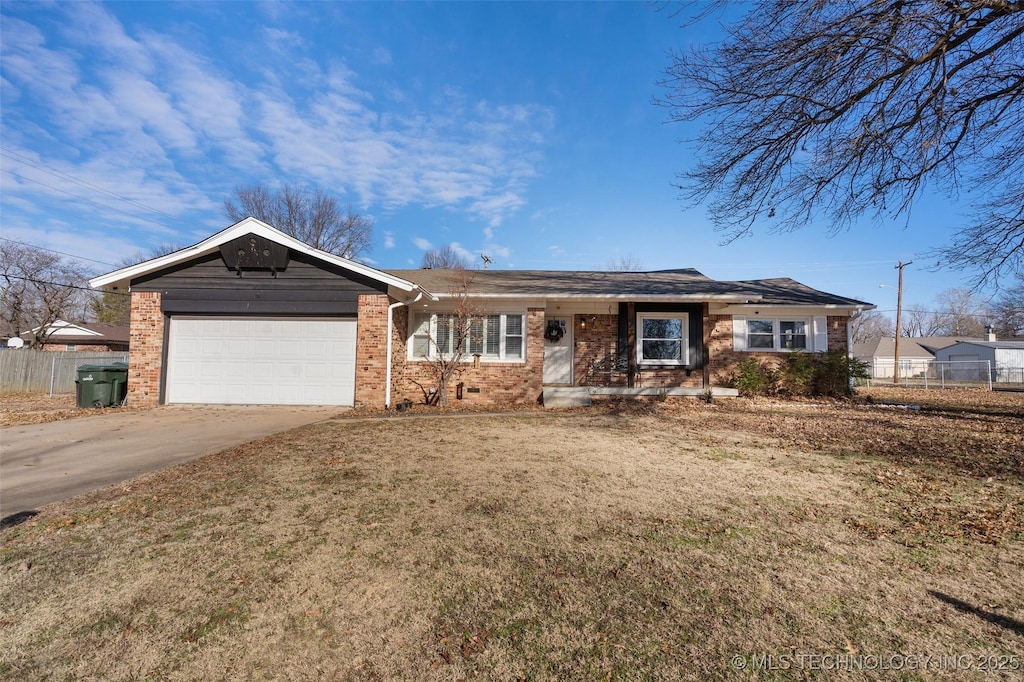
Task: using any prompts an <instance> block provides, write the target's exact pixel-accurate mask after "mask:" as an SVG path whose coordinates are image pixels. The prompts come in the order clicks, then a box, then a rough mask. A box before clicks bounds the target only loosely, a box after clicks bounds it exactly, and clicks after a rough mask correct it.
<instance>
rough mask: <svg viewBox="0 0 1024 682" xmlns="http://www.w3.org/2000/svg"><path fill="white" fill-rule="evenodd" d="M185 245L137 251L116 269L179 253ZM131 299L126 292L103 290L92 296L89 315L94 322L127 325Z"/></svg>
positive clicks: (171, 245) (166, 244)
mask: <svg viewBox="0 0 1024 682" xmlns="http://www.w3.org/2000/svg"><path fill="white" fill-rule="evenodd" d="M185 246H186V245H181V244H172V243H163V244H160V245H158V246H155V247H153V248H152V249H150V250H149V251H139V252H138V253H136V254H135V255H134V256H129V257H128V258H125V259H123V260H121V261H120V262H119V263H118V264H117V267H118V268H125V267H128V266H129V265H135V264H136V263H141V262H143V261H147V260H151V259H153V258H159V257H160V256H166V255H167V254H169V253H174V252H175V251H180V250H181V249H183V248H185ZM131 308H132V299H131V295H130V294H129V293H128V292H127V291H115V290H114V289H111V288H109V287H107V288H105V289H103V290H102V291H101V292H100V293H99V295H98V296H93V297H92V299H91V300H90V301H89V314H90V316H91V317H92V320H93V321H94V322H102V323H104V324H122V325H127V324H128V323H129V322H130V321H131Z"/></svg>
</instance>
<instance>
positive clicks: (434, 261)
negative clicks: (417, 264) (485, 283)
mask: <svg viewBox="0 0 1024 682" xmlns="http://www.w3.org/2000/svg"><path fill="white" fill-rule="evenodd" d="M421 265H422V267H424V268H430V269H431V270H466V269H468V268H469V267H470V262H469V261H468V260H466V258H464V257H463V256H462V255H461V254H460V253H459V252H458V251H456V250H455V248H454V247H453V246H452V245H451V244H445V245H444V246H442V247H440V248H438V249H427V250H426V251H424V252H423V261H422V263H421Z"/></svg>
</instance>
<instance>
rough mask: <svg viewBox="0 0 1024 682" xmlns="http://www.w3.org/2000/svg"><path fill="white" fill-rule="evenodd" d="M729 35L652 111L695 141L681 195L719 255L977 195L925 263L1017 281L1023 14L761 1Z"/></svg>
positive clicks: (675, 64)
mask: <svg viewBox="0 0 1024 682" xmlns="http://www.w3.org/2000/svg"><path fill="white" fill-rule="evenodd" d="M716 4H717V6H718V7H723V6H724V5H725V2H719V3H716ZM684 7H685V6H684ZM683 11H686V10H683ZM698 14H700V15H701V16H699V17H698V18H697V19H696V20H697V21H701V20H704V19H706V18H707V15H708V14H709V12H707V11H704V12H699V13H698ZM726 31H727V36H726V38H725V39H724V40H723V41H722V42H721V43H719V44H716V45H714V46H712V47H705V48H697V49H694V50H692V51H690V52H686V53H681V52H677V53H675V54H673V55H672V57H671V63H670V65H669V67H668V68H667V69H666V77H665V79H664V80H663V81H662V85H663V87H664V88H665V91H666V93H667V94H665V95H664V97H663V98H662V99H661V100H660V103H661V104H663V105H664V106H666V107H667V108H668V109H669V111H670V118H671V120H673V121H685V122H691V121H698V122H700V123H701V125H702V126H703V131H702V133H701V134H700V135H699V137H697V138H696V139H695V140H693V141H694V142H695V143H696V147H697V150H696V153H695V154H694V157H695V158H697V159H699V162H698V164H697V165H696V167H695V168H693V169H691V170H688V171H686V172H683V173H681V174H680V178H681V180H682V185H681V189H683V191H684V196H685V197H686V198H688V199H690V200H691V201H693V202H694V203H695V204H701V205H704V204H705V202H707V206H708V210H709V213H710V216H711V218H712V220H713V222H714V223H715V225H716V226H717V228H718V229H719V230H721V231H722V232H723V233H724V235H725V238H726V241H732V240H734V239H736V238H738V237H740V236H743V235H745V234H747V233H749V232H751V231H752V230H753V229H754V227H755V225H758V226H760V225H767V226H768V227H769V229H771V230H774V231H789V230H793V229H797V228H800V227H803V226H805V225H808V224H810V223H812V222H814V221H816V220H822V219H826V220H828V222H829V223H830V226H831V231H833V232H836V231H840V230H843V229H847V228H849V227H850V226H851V225H853V223H854V221H856V220H857V219H858V218H860V217H862V216H871V217H874V218H876V219H879V220H882V219H887V218H888V219H897V218H902V219H903V220H904V221H906V220H909V216H910V210H911V206H912V204H913V203H914V201H915V200H916V199H918V198H920V197H921V196H922V195H923V194H924V192H925V190H926V188H927V190H928V191H934V190H938V191H940V192H945V193H946V194H947V195H949V196H950V197H952V198H954V199H958V198H959V196H960V194H962V193H971V197H972V199H973V198H975V197H976V199H975V200H974V201H973V206H974V209H975V211H976V214H975V215H974V216H973V220H972V222H971V223H970V224H969V225H967V226H966V227H964V228H963V229H962V230H961V231H960V232H959V233H958V234H957V235H956V237H955V238H954V239H953V241H952V243H951V244H949V245H947V246H939V247H938V248H936V250H935V251H934V252H933V255H934V256H935V257H937V258H938V259H939V262H940V263H941V264H943V265H945V266H948V267H954V268H959V269H964V270H967V271H970V272H971V273H972V275H973V277H974V280H973V281H974V284H975V285H977V286H982V285H987V284H995V285H998V284H999V282H1000V279H1001V278H1003V277H1006V276H1016V277H1020V276H1022V275H1024V182H1021V178H1022V177H1024V65H1022V64H1024V62H1022V61H1021V55H1022V54H1024V2H1021V1H1019V0H1017V1H1013V0H955V1H951V2H940V1H937V0H829V1H828V2H789V1H786V0H762V1H761V2H757V3H754V4H753V5H752V6H751V7H750V9H749V11H748V12H747V13H746V15H745V16H744V17H743V18H742V19H741V20H740V21H738V22H736V23H734V24H732V25H731V26H728V27H727V28H726Z"/></svg>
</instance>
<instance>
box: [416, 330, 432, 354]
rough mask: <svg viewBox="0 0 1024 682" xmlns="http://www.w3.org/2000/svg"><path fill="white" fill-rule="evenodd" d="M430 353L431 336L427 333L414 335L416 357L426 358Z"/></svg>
mask: <svg viewBox="0 0 1024 682" xmlns="http://www.w3.org/2000/svg"><path fill="white" fill-rule="evenodd" d="M429 355H430V337H429V336H428V335H426V334H417V335H416V336H414V337H412V356H413V357H414V358H425V357H428V356H429Z"/></svg>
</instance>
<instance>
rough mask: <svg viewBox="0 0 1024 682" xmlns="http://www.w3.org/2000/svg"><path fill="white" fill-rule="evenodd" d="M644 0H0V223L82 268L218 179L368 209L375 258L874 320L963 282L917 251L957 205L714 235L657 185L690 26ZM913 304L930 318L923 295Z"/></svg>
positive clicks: (140, 242)
mask: <svg viewBox="0 0 1024 682" xmlns="http://www.w3.org/2000/svg"><path fill="white" fill-rule="evenodd" d="M679 24H680V21H679V20H678V19H673V18H672V17H670V16H668V15H667V14H665V13H659V12H657V11H656V9H655V8H654V7H652V6H650V5H648V4H646V3H640V2H629V3H611V2H608V3H443V2H442V3H430V4H419V3H400V4H391V3H298V4H292V3H278V2H267V3H260V4H249V3H212V2H211V3H181V4H165V3H153V2H138V3H108V4H102V5H100V4H88V3H79V2H74V3H71V2H67V3H40V2H31V3H28V2H3V3H2V26H0V30H2V40H0V43H2V81H0V87H2V91H0V96H2V99H0V107H2V109H0V111H2V130H0V133H2V136H0V150H2V154H0V170H2V172H0V211H2V213H0V220H2V223H0V225H2V236H3V237H5V238H8V239H16V240H20V241H24V242H28V243H32V244H35V245H38V246H42V247H46V248H50V249H55V250H59V251H62V252H65V253H69V254H73V255H77V256H80V257H83V258H88V259H92V261H99V262H92V261H89V262H88V264H89V265H90V266H92V267H95V269H96V272H97V273H98V272H105V271H107V270H110V269H112V267H108V266H107V265H105V264H113V263H116V262H117V261H119V260H121V259H123V258H126V257H130V256H132V255H134V254H137V253H138V252H140V251H148V250H150V249H152V248H154V247H156V246H158V245H161V244H167V243H174V244H191V243H194V242H196V241H199V240H201V239H203V238H205V237H207V236H209V235H210V234H212V233H214V232H216V231H219V230H220V229H223V228H224V227H226V226H227V225H228V223H229V221H228V219H227V218H226V217H225V215H224V212H223V208H222V203H223V200H224V199H225V198H226V197H229V196H230V195H231V194H232V191H233V189H234V188H235V187H236V186H238V185H245V184H251V183H256V182H262V183H268V184H275V183H282V182H289V183H292V184H298V185H319V186H321V187H323V188H325V189H328V190H330V191H332V192H333V193H335V194H336V196H338V198H339V199H340V200H341V201H342V202H343V203H347V204H351V205H352V206H353V208H354V209H355V210H356V211H358V212H360V213H363V214H365V215H368V216H371V217H372V218H373V219H374V221H375V230H374V233H375V238H374V245H373V249H372V251H371V252H370V253H369V254H367V257H366V258H365V259H364V260H365V261H366V262H367V263H369V264H371V265H374V266H376V267H381V268H389V267H392V268H403V267H416V266H418V265H419V264H420V259H421V257H422V254H423V250H424V249H425V248H430V247H431V246H441V245H443V244H447V243H453V244H456V245H457V248H458V249H460V250H462V251H463V252H465V253H466V254H467V255H468V256H470V257H472V258H473V259H475V260H479V254H481V253H486V254H487V255H489V256H490V257H491V258H493V260H494V265H493V266H492V267H499V268H531V269H604V268H605V267H606V266H607V264H608V263H609V262H611V261H614V260H617V259H619V258H622V257H623V256H626V255H627V254H628V255H631V256H632V258H633V260H635V261H637V262H639V263H640V264H642V265H643V266H644V268H645V269H650V270H655V269H665V268H679V267H693V268H696V269H698V270H700V271H702V272H704V273H705V274H707V275H708V276H710V277H714V278H717V279H753V278H763V277H781V276H788V277H793V278H794V279H797V280H799V281H802V282H804V283H805V284H808V285H810V286H813V287H816V288H819V289H823V290H826V291H830V292H833V293H837V294H841V295H845V296H850V297H854V298H859V299H861V300H866V301H870V302H873V303H876V304H877V305H878V307H879V309H880V310H882V311H885V312H889V311H893V310H894V309H895V303H896V295H895V291H894V289H886V288H879V284H886V285H890V286H895V284H896V271H895V269H894V266H895V264H896V262H897V261H899V260H903V261H908V260H913V261H914V265H912V266H910V267H908V268H907V270H906V283H905V285H906V291H905V298H904V300H905V302H906V303H907V304H915V303H922V304H927V303H930V302H931V301H932V299H933V298H934V296H935V294H936V293H938V292H939V291H941V290H943V289H947V288H950V287H954V286H963V285H964V280H963V278H962V277H961V276H960V274H959V273H949V272H933V271H930V270H929V269H928V266H929V265H930V264H929V263H928V262H927V260H926V259H925V258H924V257H923V256H922V255H920V254H922V253H923V252H924V251H926V250H927V249H928V248H929V247H931V246H936V245H938V244H940V243H942V242H943V241H944V240H945V239H946V238H947V237H948V235H949V234H951V233H952V232H953V231H954V230H955V228H956V227H957V225H958V224H959V222H960V221H962V220H963V218H962V217H961V214H963V213H965V212H966V207H958V206H956V205H950V204H949V203H948V201H947V200H945V199H942V200H936V201H931V202H928V201H926V202H923V203H922V204H920V205H919V206H917V208H916V209H915V211H914V213H913V216H912V220H911V221H910V226H909V227H908V228H907V229H903V225H904V223H903V222H902V221H900V222H897V223H893V224H890V225H883V226H877V225H875V224H874V223H870V222H867V223H865V224H864V225H863V226H860V227H858V228H857V229H856V230H854V231H851V232H847V233H842V234H839V235H837V236H835V237H829V236H828V235H827V225H823V224H822V225H814V226H809V227H807V228H805V229H804V230H802V231H799V232H795V233H791V234H785V235H773V234H767V233H762V232H757V233H756V234H755V236H753V237H751V238H747V239H743V240H740V241H738V242H735V243H733V244H731V245H727V246H721V245H719V242H720V237H721V236H720V235H719V234H718V233H716V232H715V231H714V230H713V229H712V228H711V226H710V223H709V222H708V220H707V218H706V216H705V214H704V212H703V210H701V209H700V208H694V209H690V210H686V206H685V205H684V204H683V203H682V202H681V201H680V200H679V198H678V194H679V193H678V190H677V189H676V188H675V187H674V186H673V182H674V181H675V179H676V174H677V173H678V172H679V171H681V170H684V169H685V168H686V167H687V166H688V165H689V164H690V163H691V162H692V156H691V152H690V149H689V147H688V146H687V145H686V144H683V143H681V142H680V140H681V139H683V138H686V137H688V136H689V135H691V134H693V131H691V130H687V129H686V128H684V127H682V126H680V125H678V124H667V123H666V122H665V121H666V119H667V111H666V110H664V109H662V108H660V107H658V106H655V105H654V104H653V103H652V100H653V99H654V98H655V97H657V96H659V95H660V94H661V91H660V89H659V87H658V86H657V81H658V80H659V79H660V78H661V75H662V72H663V70H664V68H665V66H666V65H667V63H668V57H667V53H668V51H669V50H670V49H685V48H686V47H687V46H689V45H691V44H695V43H699V42H704V41H713V40H715V38H716V37H717V31H716V28H715V26H714V24H713V23H710V24H709V23H706V22H705V23H703V24H700V25H697V26H691V27H688V28H685V29H683V28H680V26H679ZM925 307H928V306H927V305H926V306H925Z"/></svg>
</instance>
